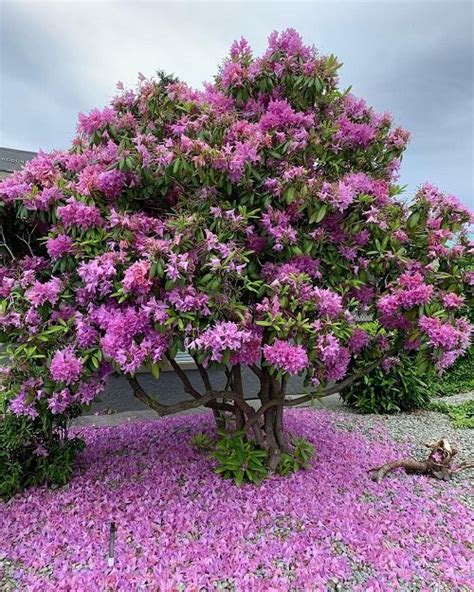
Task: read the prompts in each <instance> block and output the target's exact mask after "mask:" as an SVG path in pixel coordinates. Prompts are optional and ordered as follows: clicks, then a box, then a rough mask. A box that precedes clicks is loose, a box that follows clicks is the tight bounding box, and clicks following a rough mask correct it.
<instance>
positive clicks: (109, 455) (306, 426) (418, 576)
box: [0, 409, 474, 592]
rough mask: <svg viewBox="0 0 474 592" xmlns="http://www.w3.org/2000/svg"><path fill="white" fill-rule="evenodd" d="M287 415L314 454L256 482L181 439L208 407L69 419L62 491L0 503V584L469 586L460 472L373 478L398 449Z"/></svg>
mask: <svg viewBox="0 0 474 592" xmlns="http://www.w3.org/2000/svg"><path fill="white" fill-rule="evenodd" d="M339 413H340V412H339ZM286 418H287V420H286V422H287V428H288V429H289V430H290V431H291V432H293V433H296V434H297V435H299V436H305V437H307V438H308V439H310V440H311V441H312V442H314V444H315V445H316V449H317V459H316V461H315V462H314V463H313V465H312V467H311V468H310V469H309V470H306V471H304V472H300V473H298V474H296V475H293V476H291V477H286V478H283V477H272V478H271V479H269V480H267V481H265V482H264V483H263V484H262V485H261V486H260V487H258V488H257V487H254V486H251V485H246V486H243V487H241V488H237V487H235V486H234V485H233V483H232V482H230V481H223V480H222V479H221V478H220V477H218V476H217V475H215V474H214V473H213V472H212V463H211V461H210V460H209V459H208V458H206V457H204V456H202V455H200V454H199V453H197V452H195V451H194V450H193V449H192V448H191V447H190V445H189V439H190V438H191V436H192V435H194V434H195V433H197V432H199V431H211V430H212V423H211V417H210V416H209V415H207V414H199V415H186V416H180V417H174V418H168V419H161V420H157V421H152V422H146V423H131V424H125V425H122V426H119V427H114V428H82V429H81V430H80V431H81V433H82V434H83V435H84V437H85V439H86V440H87V444H88V446H87V449H86V450H85V452H83V453H82V454H81V457H80V461H79V466H78V469H77V471H76V475H75V477H74V478H73V480H72V481H71V482H70V483H69V484H68V485H67V486H66V487H64V488H62V489H58V490H56V491H52V490H48V489H46V488H40V489H35V490H30V491H28V492H26V493H24V494H23V495H20V496H18V497H16V498H14V499H13V500H11V501H10V502H9V503H8V504H2V505H0V533H1V537H0V559H2V560H3V562H0V565H1V564H2V563H3V565H4V568H5V567H6V570H5V571H4V573H3V583H2V571H1V567H0V589H2V590H6V589H11V590H17V589H18V590H23V589H24V590H37V591H41V592H43V591H47V590H70V591H87V592H94V591H96V590H97V591H101V592H103V591H140V590H147V591H148V590H150V591H153V592H155V591H160V592H171V591H186V592H188V591H190V592H194V591H196V592H197V591H203V592H204V591H211V590H235V591H244V592H253V591H275V592H276V591H285V592H287V591H305V592H306V591H312V590H314V591H323V590H354V591H357V590H360V591H362V590H363V591H378V590H383V591H388V590H422V591H428V590H437V591H438V590H449V591H454V590H459V591H461V590H472V589H473V587H474V580H473V579H472V567H473V565H472V556H473V543H474V541H473V532H474V513H473V512H472V511H470V510H469V509H468V508H467V507H466V506H465V505H463V504H462V503H461V502H460V501H459V499H458V498H457V496H456V491H458V490H459V486H460V484H459V480H458V483H457V485H456V486H453V485H452V484H450V483H444V482H443V483H440V482H436V481H434V480H430V479H429V478H426V477H417V476H407V475H405V474H404V473H403V472H398V473H395V474H393V475H392V476H389V477H388V478H386V480H385V481H384V482H382V483H381V484H379V485H378V484H376V483H373V482H372V481H371V480H369V478H368V476H367V473H366V471H367V469H368V468H369V467H372V466H375V465H378V464H381V463H383V462H385V461H386V460H387V459H391V458H394V457H395V456H398V455H399V454H400V445H397V446H396V447H395V445H394V444H393V443H392V442H391V441H389V440H387V439H386V438H385V437H384V435H383V434H382V433H381V432H378V433H375V434H374V438H373V439H371V440H370V441H369V440H367V438H366V437H364V436H363V435H361V434H360V432H348V431H345V430H344V431H343V430H339V429H335V428H334V427H333V425H332V424H333V422H334V420H335V419H337V420H338V421H339V422H340V420H341V417H340V414H338V412H328V411H315V410H312V409H304V410H295V411H290V412H288V413H287V416H286ZM403 452H408V450H406V449H405V450H404V451H403ZM463 479H465V483H466V487H467V486H468V481H467V476H466V477H463ZM111 521H114V522H115V523H116V525H117V542H116V549H115V565H114V567H113V568H109V567H108V566H107V559H106V554H107V548H108V539H109V528H110V523H111ZM470 561H471V563H470ZM2 586H3V587H2Z"/></svg>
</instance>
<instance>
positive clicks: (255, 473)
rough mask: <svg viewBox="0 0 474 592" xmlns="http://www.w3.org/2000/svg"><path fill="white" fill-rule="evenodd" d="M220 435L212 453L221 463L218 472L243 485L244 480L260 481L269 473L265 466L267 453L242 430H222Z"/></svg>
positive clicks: (256, 482)
mask: <svg viewBox="0 0 474 592" xmlns="http://www.w3.org/2000/svg"><path fill="white" fill-rule="evenodd" d="M219 436H220V438H219V440H218V441H217V443H216V446H215V448H214V450H213V452H212V453H211V454H212V456H213V457H214V458H215V459H216V460H217V461H218V463H219V466H218V467H217V468H216V473H219V474H221V475H222V476H223V477H225V478H230V479H234V481H235V484H236V485H242V483H243V482H244V481H248V482H250V483H255V484H258V483H260V482H261V481H262V479H264V478H265V477H266V475H267V473H268V469H267V467H266V466H265V461H266V458H267V453H266V452H265V451H264V450H262V449H261V448H259V447H258V446H257V445H256V444H255V442H254V441H253V440H249V439H248V438H246V437H245V436H244V434H243V433H242V432H235V433H234V434H227V433H226V432H220V433H219Z"/></svg>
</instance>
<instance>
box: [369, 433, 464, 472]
mask: <svg viewBox="0 0 474 592" xmlns="http://www.w3.org/2000/svg"><path fill="white" fill-rule="evenodd" d="M425 446H426V447H427V448H429V449H430V450H431V452H430V454H429V456H428V458H427V459H426V460H423V461H419V460H415V459H413V458H402V459H399V460H396V461H393V462H388V463H386V464H384V465H381V466H380V467H374V468H373V469H369V471H368V472H369V473H371V474H372V475H371V477H372V479H373V480H374V481H376V482H377V483H380V482H381V481H382V479H383V478H384V477H385V475H387V474H388V473H390V471H394V470H395V469H405V472H406V473H415V474H418V475H429V476H430V477H434V478H435V479H443V480H444V481H446V480H448V479H450V478H451V476H452V475H454V474H455V473H459V472H460V471H463V470H465V469H472V468H474V461H471V460H470V461H466V462H463V463H461V464H460V465H457V466H452V465H451V462H452V460H453V458H454V457H455V456H456V454H457V453H458V450H457V448H455V447H454V446H451V444H450V443H449V440H446V439H445V438H442V439H441V440H438V442H433V443H431V444H425Z"/></svg>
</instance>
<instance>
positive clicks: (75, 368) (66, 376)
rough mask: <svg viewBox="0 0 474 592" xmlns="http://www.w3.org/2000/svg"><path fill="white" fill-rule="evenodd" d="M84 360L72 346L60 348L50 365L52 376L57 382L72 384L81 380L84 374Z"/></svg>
mask: <svg viewBox="0 0 474 592" xmlns="http://www.w3.org/2000/svg"><path fill="white" fill-rule="evenodd" d="M82 369H83V365H82V361H81V360H80V359H79V358H78V357H77V356H76V354H75V353H74V351H73V350H72V348H71V347H67V348H65V349H63V350H58V351H57V352H56V353H55V354H54V356H53V358H52V360H51V366H50V372H51V377H52V378H53V379H54V380H56V381H57V382H64V383H65V384H72V383H74V382H77V381H78V380H79V377H80V376H81V374H82Z"/></svg>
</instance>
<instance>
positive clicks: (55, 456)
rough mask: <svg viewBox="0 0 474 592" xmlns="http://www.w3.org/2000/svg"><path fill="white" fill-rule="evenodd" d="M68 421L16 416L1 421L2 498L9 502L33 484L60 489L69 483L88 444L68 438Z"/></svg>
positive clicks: (0, 474) (0, 493)
mask: <svg viewBox="0 0 474 592" xmlns="http://www.w3.org/2000/svg"><path fill="white" fill-rule="evenodd" d="M65 421H66V420H65V419H64V418H63V417H60V418H52V417H49V418H47V417H43V418H42V419H41V420H38V419H35V420H32V419H30V418H29V417H26V416H15V415H13V414H7V415H6V416H5V417H4V418H3V419H0V497H1V498H4V499H9V498H10V497H12V496H13V495H15V494H16V493H17V492H19V491H21V490H22V489H25V488H26V487H30V486H32V485H49V486H53V487H59V486H61V485H64V484H65V483H67V482H68V481H69V479H70V478H71V474H72V471H73V467H74V460H75V458H76V456H77V453H78V452H79V451H80V450H82V449H83V447H84V442H83V440H80V439H79V438H72V439H69V438H68V437H67V432H66V430H65V425H63V422H65Z"/></svg>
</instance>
